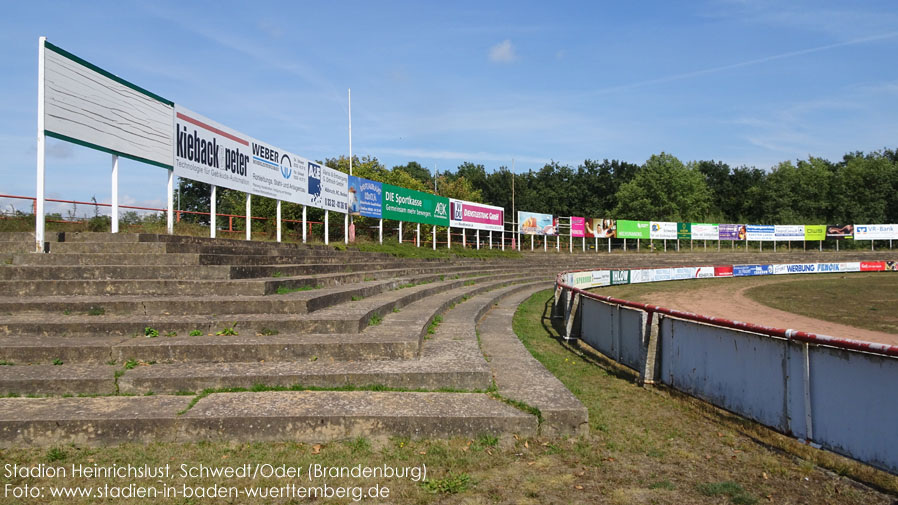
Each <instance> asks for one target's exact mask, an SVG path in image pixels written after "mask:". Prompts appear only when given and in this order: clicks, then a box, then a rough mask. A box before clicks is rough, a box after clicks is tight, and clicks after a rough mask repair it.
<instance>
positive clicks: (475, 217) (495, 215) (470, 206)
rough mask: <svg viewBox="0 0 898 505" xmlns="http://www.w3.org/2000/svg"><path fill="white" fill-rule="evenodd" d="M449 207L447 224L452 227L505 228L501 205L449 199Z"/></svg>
mask: <svg viewBox="0 0 898 505" xmlns="http://www.w3.org/2000/svg"><path fill="white" fill-rule="evenodd" d="M449 207H450V211H449V224H450V226H452V227H453V228H468V229H470V230H488V231H502V230H504V229H505V225H504V223H505V209H503V208H502V207H494V206H492V205H484V204H482V203H472V202H466V201H464V200H455V199H450V200H449Z"/></svg>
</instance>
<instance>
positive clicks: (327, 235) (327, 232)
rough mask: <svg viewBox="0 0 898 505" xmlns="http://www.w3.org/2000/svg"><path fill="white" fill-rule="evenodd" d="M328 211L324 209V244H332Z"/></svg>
mask: <svg viewBox="0 0 898 505" xmlns="http://www.w3.org/2000/svg"><path fill="white" fill-rule="evenodd" d="M328 217H329V216H328V212H327V211H324V245H328V244H330V223H329V219H328Z"/></svg>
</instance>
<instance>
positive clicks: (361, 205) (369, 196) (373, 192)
mask: <svg viewBox="0 0 898 505" xmlns="http://www.w3.org/2000/svg"><path fill="white" fill-rule="evenodd" d="M382 202H383V184H381V183H379V182H376V181H369V180H368V179H363V178H361V177H356V176H354V175H350V176H349V213H350V214H352V215H353V216H364V217H374V218H378V219H379V218H381V217H382V208H383V204H382Z"/></svg>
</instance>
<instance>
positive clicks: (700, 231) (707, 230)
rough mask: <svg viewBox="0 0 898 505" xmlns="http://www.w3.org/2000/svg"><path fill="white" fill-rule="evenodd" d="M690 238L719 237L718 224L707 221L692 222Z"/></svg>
mask: <svg viewBox="0 0 898 505" xmlns="http://www.w3.org/2000/svg"><path fill="white" fill-rule="evenodd" d="M691 227H692V240H718V239H720V231H719V229H720V225H717V224H708V223H692V226H691ZM732 240H737V239H732Z"/></svg>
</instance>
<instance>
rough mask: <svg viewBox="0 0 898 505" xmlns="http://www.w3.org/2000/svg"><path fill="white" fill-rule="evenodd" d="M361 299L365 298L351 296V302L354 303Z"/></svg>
mask: <svg viewBox="0 0 898 505" xmlns="http://www.w3.org/2000/svg"><path fill="white" fill-rule="evenodd" d="M362 298H365V297H364V296H361V295H352V301H354V302H357V301H359V300H361V299H362Z"/></svg>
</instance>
